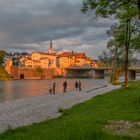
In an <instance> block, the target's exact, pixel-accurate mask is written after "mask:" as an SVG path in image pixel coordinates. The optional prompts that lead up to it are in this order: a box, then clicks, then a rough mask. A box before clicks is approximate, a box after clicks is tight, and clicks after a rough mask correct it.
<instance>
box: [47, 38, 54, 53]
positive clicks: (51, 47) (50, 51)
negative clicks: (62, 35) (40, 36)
mask: <svg viewBox="0 0 140 140" xmlns="http://www.w3.org/2000/svg"><path fill="white" fill-rule="evenodd" d="M48 53H49V54H53V53H54V52H53V44H52V40H51V41H50V48H49V51H48Z"/></svg>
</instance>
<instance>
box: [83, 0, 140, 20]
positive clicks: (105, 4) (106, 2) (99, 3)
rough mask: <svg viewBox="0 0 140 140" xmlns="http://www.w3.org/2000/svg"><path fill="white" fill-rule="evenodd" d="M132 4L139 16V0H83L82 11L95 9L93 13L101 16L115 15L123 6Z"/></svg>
mask: <svg viewBox="0 0 140 140" xmlns="http://www.w3.org/2000/svg"><path fill="white" fill-rule="evenodd" d="M126 6H132V8H133V10H134V11H135V15H139V17H140V0H83V7H82V9H81V10H82V12H84V13H87V12H89V11H90V10H93V9H94V10H95V14H96V15H97V16H101V17H108V16H110V15H113V14H115V15H117V14H118V13H119V12H120V11H121V10H122V9H123V8H124V7H126Z"/></svg>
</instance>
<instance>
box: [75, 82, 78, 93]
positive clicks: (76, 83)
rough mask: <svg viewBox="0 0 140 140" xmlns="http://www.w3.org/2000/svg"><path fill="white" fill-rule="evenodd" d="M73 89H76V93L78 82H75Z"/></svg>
mask: <svg viewBox="0 0 140 140" xmlns="http://www.w3.org/2000/svg"><path fill="white" fill-rule="evenodd" d="M75 89H76V91H77V90H78V82H77V81H76V82H75Z"/></svg>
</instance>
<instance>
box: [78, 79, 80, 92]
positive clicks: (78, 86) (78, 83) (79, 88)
mask: <svg viewBox="0 0 140 140" xmlns="http://www.w3.org/2000/svg"><path fill="white" fill-rule="evenodd" d="M78 87H79V91H81V81H79V83H78Z"/></svg>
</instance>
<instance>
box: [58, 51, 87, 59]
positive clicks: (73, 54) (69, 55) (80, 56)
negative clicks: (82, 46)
mask: <svg viewBox="0 0 140 140" xmlns="http://www.w3.org/2000/svg"><path fill="white" fill-rule="evenodd" d="M72 56H75V57H76V58H84V57H85V56H86V55H85V53H75V52H62V53H61V54H59V55H58V57H72Z"/></svg>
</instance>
